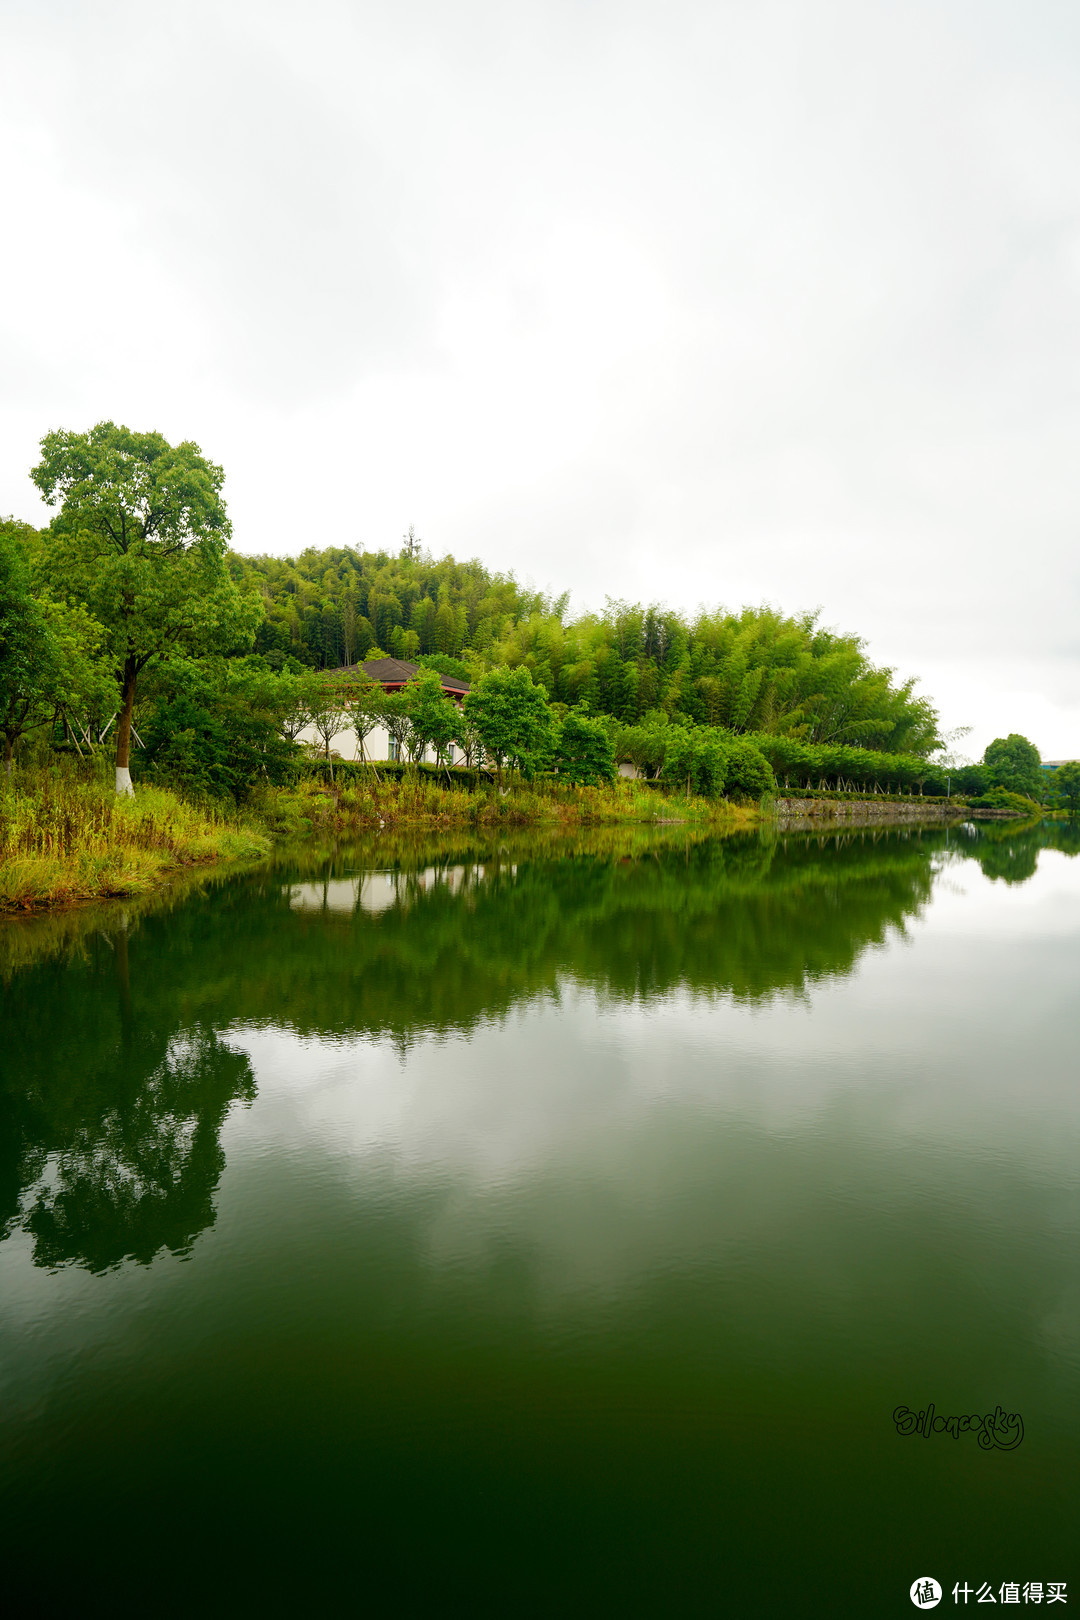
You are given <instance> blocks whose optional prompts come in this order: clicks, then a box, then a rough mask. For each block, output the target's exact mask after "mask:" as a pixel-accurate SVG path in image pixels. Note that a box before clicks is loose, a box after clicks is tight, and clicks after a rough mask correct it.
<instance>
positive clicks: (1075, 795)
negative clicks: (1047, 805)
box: [1050, 759, 1080, 816]
mask: <svg viewBox="0 0 1080 1620" xmlns="http://www.w3.org/2000/svg"><path fill="white" fill-rule="evenodd" d="M1050 791H1051V793H1052V795H1053V799H1054V803H1055V804H1057V805H1060V807H1061V808H1062V809H1063V810H1067V811H1068V812H1069V814H1070V816H1080V761H1078V760H1075V759H1071V760H1067V761H1066V763H1065V764H1064V765H1059V766H1058V767H1057V769H1056V770H1055V771H1054V773H1053V775H1052V776H1051V778H1050Z"/></svg>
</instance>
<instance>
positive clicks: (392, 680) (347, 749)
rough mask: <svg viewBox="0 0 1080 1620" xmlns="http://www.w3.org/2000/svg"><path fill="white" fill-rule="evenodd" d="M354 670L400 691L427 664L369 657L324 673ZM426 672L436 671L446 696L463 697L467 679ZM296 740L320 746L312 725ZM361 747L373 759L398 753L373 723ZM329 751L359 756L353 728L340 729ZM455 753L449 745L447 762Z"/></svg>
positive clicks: (394, 756) (352, 672) (425, 670)
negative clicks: (358, 662) (360, 661)
mask: <svg viewBox="0 0 1080 1620" xmlns="http://www.w3.org/2000/svg"><path fill="white" fill-rule="evenodd" d="M358 670H363V672H364V674H365V675H368V676H370V677H371V679H372V680H373V681H378V683H379V685H380V686H381V687H382V689H383V691H384V692H400V691H401V689H402V687H403V686H407V685H408V684H409V682H410V681H415V680H416V678H417V676H418V675H425V674H427V673H429V668H428V666H427V665H423V664H410V663H409V661H408V659H405V658H369V659H368V660H367V662H366V663H363V664H343V665H341V667H340V668H338V669H330V670H327V672H326V673H327V674H328V675H340V676H341V678H342V681H343V682H345V681H347V680H348V679H349V678H350V676H355V675H356V673H357V671H358ZM430 673H431V674H433V675H438V677H439V684H440V685H441V687H442V689H443V691H444V692H445V693H446V695H447V697H448V698H453V700H454V702H455V703H463V702H464V701H465V698H466V696H467V695H468V692H469V683H468V681H462V680H459V679H458V677H457V676H456V675H444V674H442V672H441V671H440V670H431V671H430ZM296 740H297V742H302V743H313V744H314V745H315V746H316V747H318V748H320V749H321V747H322V744H321V742H320V739H319V738H318V736H317V735H316V733H315V730H314V728H313V727H312V726H305V728H304V730H303V731H302V732H301V733H300V735H299V737H298V738H297V739H296ZM364 751H365V753H366V756H367V758H368V759H372V760H376V761H377V760H387V759H390V760H394V759H397V757H398V752H397V744H396V743H395V742H394V739H393V738H392V737H391V736H390V734H389V732H388V731H387V730H386V727H385V726H376V728H375V730H374V731H371V732H369V733H368V735H367V737H366V738H365V739H364ZM330 752H331V753H332V754H333V755H334V756H335V757H336V758H337V759H350V760H351V759H359V758H360V745H359V743H358V742H357V740H356V733H355V731H342V732H340V733H339V735H338V736H337V737H335V738H334V740H333V742H332V743H331V744H330ZM459 756H460V750H455V749H453V748H451V750H450V755H449V762H450V764H451V765H454V764H460V757H459ZM431 757H432V756H431V750H430V749H427V750H426V751H425V753H424V758H425V759H426V760H430V759H431Z"/></svg>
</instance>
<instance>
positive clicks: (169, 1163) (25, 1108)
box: [0, 928, 254, 1271]
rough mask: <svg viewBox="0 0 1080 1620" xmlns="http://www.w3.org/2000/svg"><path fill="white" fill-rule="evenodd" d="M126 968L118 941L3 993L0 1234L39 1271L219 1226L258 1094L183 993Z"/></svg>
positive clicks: (26, 977) (175, 1241)
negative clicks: (230, 1168) (219, 1205)
mask: <svg viewBox="0 0 1080 1620" xmlns="http://www.w3.org/2000/svg"><path fill="white" fill-rule="evenodd" d="M138 938H139V936H138V935H136V936H135V940H136V941H138ZM131 955H132V958H133V959H134V965H133V967H132V968H131V969H130V970H129V965H128V937H127V932H126V929H123V928H121V929H120V930H119V932H118V933H117V935H116V936H115V937H114V938H113V939H109V938H106V937H105V936H94V937H92V938H91V939H90V940H89V941H87V942H86V943H85V946H84V950H83V952H82V954H81V959H79V960H74V961H72V962H70V963H69V964H61V963H58V962H56V961H52V962H46V963H43V964H41V965H40V966H39V967H37V968H32V969H30V970H29V971H27V972H25V973H23V974H20V975H18V976H17V977H15V978H13V979H12V980H10V981H9V982H8V983H7V984H6V985H5V986H4V987H3V992H2V1012H3V1028H4V1037H5V1046H6V1049H7V1055H8V1058H9V1059H10V1060H11V1061H9V1062H8V1063H7V1064H6V1065H5V1074H6V1079H5V1082H4V1084H3V1087H2V1089H0V1222H3V1228H4V1230H6V1231H11V1230H13V1229H15V1228H20V1229H23V1230H25V1231H27V1232H28V1233H29V1234H30V1235H31V1236H32V1237H33V1240H34V1259H35V1261H36V1262H37V1264H39V1265H44V1266H58V1265H62V1264H65V1263H68V1262H72V1261H74V1262H77V1263H79V1264H81V1265H84V1266H86V1267H88V1268H89V1269H90V1270H91V1271H104V1270H106V1269H108V1268H109V1267H112V1266H115V1265H118V1264H119V1263H120V1262H121V1261H123V1260H125V1259H133V1260H138V1261H141V1262H142V1263H144V1264H148V1263H149V1262H150V1260H152V1259H153V1257H154V1255H155V1254H157V1253H159V1252H160V1251H161V1250H162V1249H169V1250H171V1251H172V1252H173V1253H183V1252H185V1251H186V1250H187V1249H188V1248H190V1246H191V1244H192V1242H193V1241H194V1239H195V1238H196V1237H197V1236H198V1235H199V1233H200V1232H201V1231H203V1230H205V1228H206V1227H208V1226H210V1225H211V1224H212V1223H213V1220H214V1203H213V1198H214V1192H215V1189H216V1187H217V1183H218V1180H219V1178H220V1176H221V1172H222V1169H223V1168H224V1162H225V1161H224V1154H223V1152H222V1150H221V1146H220V1142H219V1133H220V1130H221V1126H222V1123H223V1121H224V1119H225V1116H226V1114H227V1112H228V1110H229V1107H230V1105H231V1104H232V1103H233V1102H234V1101H235V1100H237V1099H240V1098H247V1099H250V1098H251V1097H253V1096H254V1079H253V1076H252V1074H251V1068H250V1064H249V1062H248V1060H247V1058H246V1057H245V1056H244V1055H243V1054H241V1053H238V1052H235V1051H233V1050H231V1049H230V1048H229V1047H228V1046H227V1045H225V1044H224V1043H223V1042H222V1041H221V1040H220V1039H219V1038H218V1036H217V1035H216V1033H215V1032H214V1030H213V1029H212V1028H211V1027H209V1026H207V1025H205V1024H203V1023H200V1022H197V1021H196V1022H194V1023H189V1024H187V1025H185V1024H184V1023H183V1022H182V1021H181V1019H180V1017H178V1007H177V997H176V994H175V992H176V991H177V990H181V987H180V986H178V985H177V984H176V981H175V979H171V978H170V977H169V975H168V972H167V970H166V972H165V974H164V975H163V976H161V977H159V974H158V972H157V971H155V970H154V968H153V967H152V966H151V965H150V963H148V962H147V961H146V960H145V958H144V957H143V955H142V953H141V951H140V950H139V949H138V946H137V944H136V945H135V946H134V947H133V949H132V952H131ZM144 967H149V968H150V971H149V972H147V973H146V974H145V979H146V981H147V982H145V983H143V982H141V981H142V979H143V977H144V975H143V974H142V972H141V971H140V970H141V969H143V968H144ZM181 993H182V990H181Z"/></svg>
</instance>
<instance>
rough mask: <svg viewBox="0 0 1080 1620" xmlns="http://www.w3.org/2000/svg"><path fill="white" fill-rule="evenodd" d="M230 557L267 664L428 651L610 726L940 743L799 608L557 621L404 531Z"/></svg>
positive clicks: (651, 612) (863, 742)
mask: <svg viewBox="0 0 1080 1620" xmlns="http://www.w3.org/2000/svg"><path fill="white" fill-rule="evenodd" d="M228 562H229V568H230V570H231V572H232V574H233V577H234V579H235V580H236V582H237V584H238V585H240V587H241V588H242V589H243V590H245V591H251V592H253V593H257V594H258V595H259V596H260V597H261V599H262V601H263V604H264V607H265V618H264V619H263V622H262V623H261V624H260V626H259V628H258V630H257V633H256V650H257V651H258V652H260V653H261V654H263V656H264V657H265V658H266V660H267V662H269V663H270V664H272V665H281V664H283V663H284V662H285V661H286V660H287V659H290V658H291V659H296V660H298V661H299V662H301V663H304V664H307V665H310V666H312V667H314V668H336V667H339V666H340V665H343V664H353V663H357V662H360V661H362V660H363V659H364V658H366V657H368V656H370V655H371V653H372V652H373V651H382V652H386V653H390V654H392V655H394V656H395V657H399V658H409V659H416V658H417V657H422V656H431V655H438V654H441V655H442V656H443V658H444V659H445V658H454V659H458V660H460V661H461V663H462V666H463V668H464V669H465V670H470V671H473V672H478V671H479V670H480V669H481V668H487V667H491V666H493V665H497V664H507V665H510V666H511V667H516V666H519V665H524V666H525V667H526V668H527V669H528V670H529V671H530V673H531V674H532V676H533V678H534V680H536V681H538V682H539V683H540V684H542V685H543V686H544V687H545V688H546V690H547V692H548V695H549V697H550V698H551V699H552V700H553V701H556V702H560V703H565V704H568V705H573V704H577V703H580V702H582V701H584V702H585V703H587V704H588V705H589V707H590V708H591V709H593V710H594V711H595V712H599V713H605V714H610V715H612V716H614V717H615V718H616V719H618V720H620V721H622V722H623V723H624V724H633V723H635V722H636V721H638V720H639V719H641V717H642V716H644V715H646V714H649V713H650V712H653V711H657V710H659V711H663V712H665V713H667V714H668V715H669V716H671V717H673V718H676V717H682V718H685V719H687V720H690V721H693V722H694V723H696V724H699V725H708V726H721V727H725V728H727V729H729V730H731V731H737V732H757V733H766V734H773V735H780V736H791V737H798V738H801V739H802V740H803V741H805V742H808V743H851V744H858V745H859V746H861V747H863V748H871V749H879V750H882V751H885V752H889V753H907V754H925V753H927V752H929V751H930V750H931V749H932V748H933V747H934V746H935V745H936V743H937V741H938V738H937V715H936V713H935V711H934V709H933V708H932V706H931V705H930V703H929V702H928V701H927V700H926V699H925V698H922V697H919V696H917V695H916V694H915V692H914V682H913V681H910V680H909V681H898V680H897V679H896V678H895V676H894V673H893V671H892V670H889V669H878V668H875V667H874V665H872V664H871V663H870V661H869V659H868V658H867V657H866V654H865V651H864V650H863V645H862V643H861V641H860V640H859V639H858V637H857V636H854V635H844V634H838V633H836V632H834V631H831V630H827V629H824V628H822V627H821V625H820V624H819V623H818V621H817V618H816V616H815V615H813V614H806V615H802V616H799V617H795V618H789V617H784V616H783V615H782V614H780V613H777V612H775V611H774V610H773V609H771V608H744V609H742V610H741V611H739V612H729V611H726V610H724V609H716V610H714V611H712V612H702V613H700V614H698V615H697V616H696V617H694V618H687V617H684V616H682V615H680V614H677V613H673V612H670V611H668V610H667V609H664V608H660V607H656V606H651V607H642V606H639V605H630V604H628V603H625V602H620V601H613V600H609V602H608V606H607V608H606V610H605V611H604V612H603V613H601V614H585V615H582V616H580V617H578V618H576V619H570V620H568V618H567V603H568V597H567V596H563V597H560V598H559V599H557V600H552V599H551V598H548V597H545V596H544V595H542V594H540V593H539V592H536V591H530V590H526V589H525V588H524V587H523V586H521V585H520V584H519V583H518V582H517V581H516V580H515V579H514V578H513V577H512V576H503V575H499V574H493V573H491V572H490V571H489V570H487V569H486V568H485V567H484V566H483V564H482V563H480V562H478V561H476V560H472V561H470V562H463V563H462V562H456V561H455V560H454V558H453V557H444V558H441V559H440V560H438V561H436V560H434V559H433V558H432V557H430V556H429V555H428V554H427V553H426V552H424V551H423V549H422V548H421V547H420V545H419V544H418V542H417V541H416V540H415V539H413V538H412V536H411V535H410V537H409V538H408V539H407V540H406V543H405V545H404V546H403V548H402V550H401V552H400V553H399V554H397V555H394V554H392V553H390V552H385V551H380V552H359V551H354V550H351V549H349V548H347V547H331V548H328V549H326V550H324V551H316V550H314V549H308V550H307V551H304V552H302V553H301V554H300V556H299V557H297V558H295V559H292V558H279V557H246V556H241V555H240V554H238V553H235V552H233V553H230V555H229V559H228Z"/></svg>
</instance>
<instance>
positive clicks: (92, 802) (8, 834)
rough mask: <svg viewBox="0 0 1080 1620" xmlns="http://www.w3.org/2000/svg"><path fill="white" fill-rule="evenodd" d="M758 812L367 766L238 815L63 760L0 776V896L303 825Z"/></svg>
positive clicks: (165, 872) (715, 816)
mask: <svg viewBox="0 0 1080 1620" xmlns="http://www.w3.org/2000/svg"><path fill="white" fill-rule="evenodd" d="M757 818H758V811H757V808H756V806H755V807H744V806H736V805H732V804H728V803H727V802H726V801H723V800H721V801H711V800H705V799H694V798H691V799H686V798H683V797H673V798H669V797H666V796H664V795H662V794H659V793H657V792H655V791H653V790H651V789H649V788H646V787H643V786H641V785H640V784H638V783H632V782H617V783H615V784H614V785H613V786H612V787H610V788H573V787H562V786H559V785H557V784H552V783H545V784H543V785H542V786H538V787H530V786H529V785H527V784H518V785H516V786H514V787H511V788H507V789H503V790H500V789H498V788H497V787H495V786H480V787H476V788H472V789H470V788H468V787H464V786H462V785H460V784H455V785H454V786H450V785H449V784H446V785H443V784H442V783H440V782H438V781H436V780H433V779H432V778H431V777H430V776H427V775H421V774H415V775H409V774H406V775H405V776H403V777H402V778H401V779H376V778H375V776H374V774H372V776H371V778H370V779H369V780H367V781H357V780H356V779H355V778H353V779H349V780H347V781H344V782H339V783H335V784H333V785H331V784H330V783H328V782H325V781H323V780H321V779H320V778H319V777H306V778H305V779H303V780H301V781H300V782H299V783H298V784H297V785H296V786H295V787H290V788H277V789H266V790H264V791H262V792H259V793H256V794H255V795H254V796H253V798H252V800H251V802H250V804H249V805H248V806H247V807H246V808H245V809H244V810H243V811H242V812H239V813H238V812H236V811H235V810H232V809H231V808H230V807H228V806H225V805H221V804H216V803H213V802H211V803H205V802H204V803H192V802H190V801H189V800H186V799H184V798H183V797H181V796H180V795H179V794H177V793H175V792H174V791H172V790H171V789H169V788H165V787H155V786H147V785H139V786H138V787H137V789H136V794H135V797H134V798H132V799H118V798H117V797H116V795H115V794H114V792H113V791H112V787H111V785H110V784H109V783H108V782H106V781H105V780H104V779H103V777H102V776H101V774H100V773H99V772H97V771H96V770H94V768H93V767H88V766H84V765H80V764H78V763H77V762H75V761H72V760H69V759H61V760H55V761H51V762H48V763H47V764H43V765H39V766H36V767H33V768H30V769H28V770H24V771H22V772H20V773H19V774H18V775H17V776H15V777H14V778H13V779H12V781H11V782H10V783H4V782H3V780H2V778H0V908H2V909H7V910H14V909H30V908H34V907H39V906H48V905H62V904H65V903H69V902H72V901H77V900H90V899H98V898H105V897H107V896H110V895H112V896H131V895H138V894H143V893H146V892H147V891H149V890H151V889H153V888H156V887H158V886H160V885H161V884H162V883H164V882H166V881H167V880H169V879H171V878H173V877H174V876H175V875H176V874H177V873H178V872H180V871H182V870H184V869H185V868H191V867H196V866H202V865H208V864H214V863H225V862H239V861H250V860H257V859H259V858H261V857H263V856H265V855H266V854H268V853H269V851H270V850H271V848H272V847H273V845H274V844H275V843H278V842H282V841H284V840H296V839H306V838H309V837H318V838H327V837H330V838H338V837H350V836H357V835H361V834H364V833H369V832H377V831H380V830H382V829H386V830H388V831H391V830H392V831H399V830H400V831H406V830H408V829H417V830H420V829H438V828H456V829H466V828H475V829H477V830H478V831H485V832H490V831H493V830H497V829H500V828H507V829H509V828H513V827H548V828H551V829H552V830H570V829H573V828H575V827H592V826H605V825H612V824H620V823H632V822H647V823H653V824H655V823H658V822H683V823H686V824H688V825H693V826H695V827H701V828H715V829H716V830H718V831H731V830H734V829H736V828H738V827H740V826H752V825H753V824H754V823H755V822H756V820H757Z"/></svg>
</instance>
